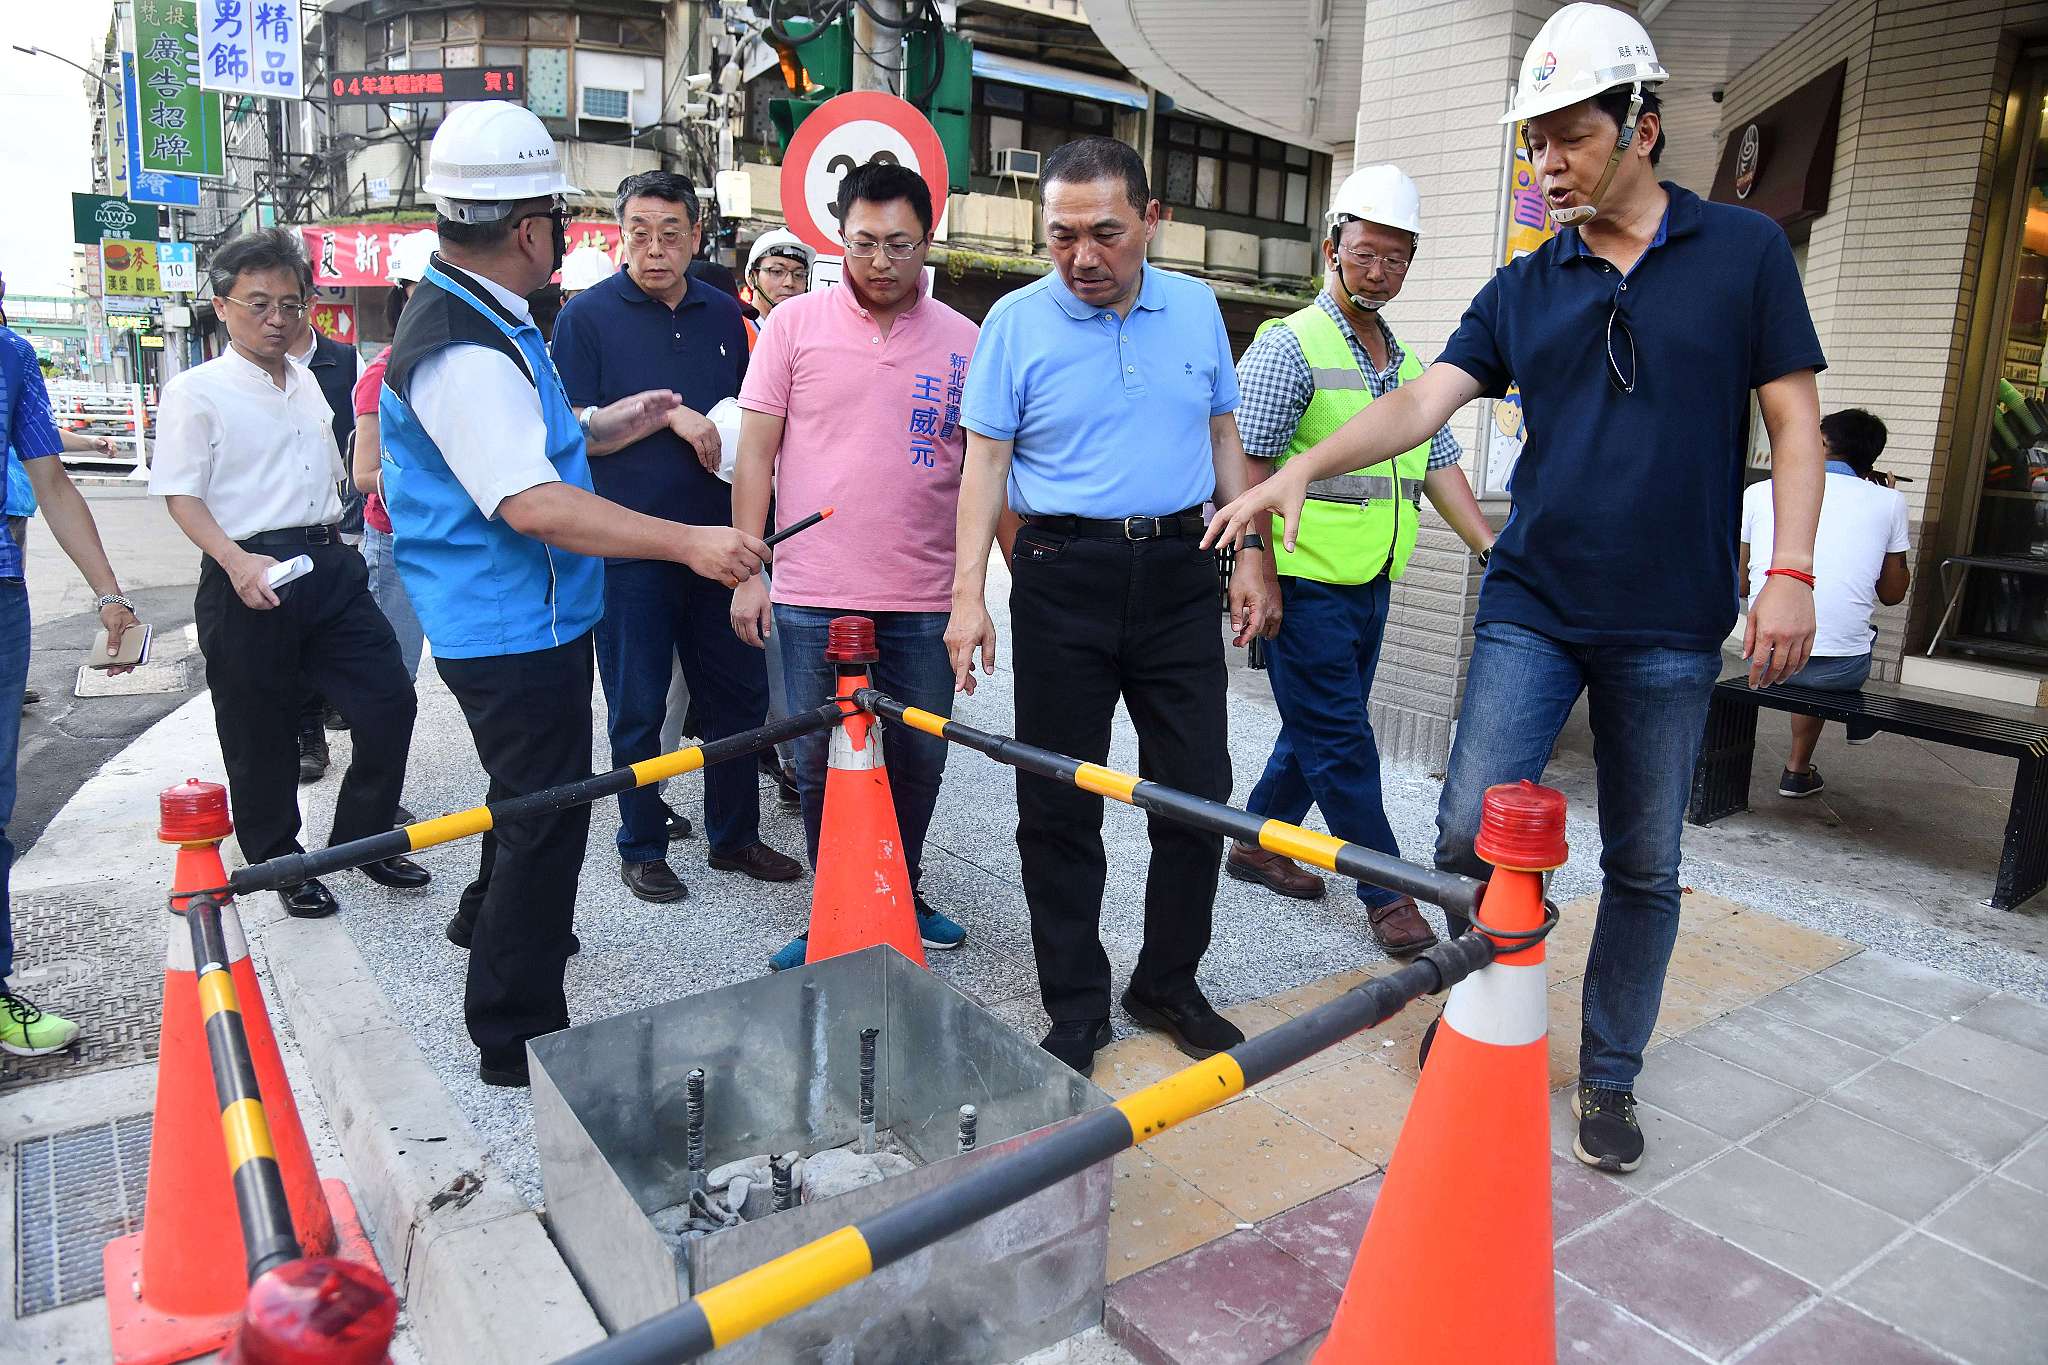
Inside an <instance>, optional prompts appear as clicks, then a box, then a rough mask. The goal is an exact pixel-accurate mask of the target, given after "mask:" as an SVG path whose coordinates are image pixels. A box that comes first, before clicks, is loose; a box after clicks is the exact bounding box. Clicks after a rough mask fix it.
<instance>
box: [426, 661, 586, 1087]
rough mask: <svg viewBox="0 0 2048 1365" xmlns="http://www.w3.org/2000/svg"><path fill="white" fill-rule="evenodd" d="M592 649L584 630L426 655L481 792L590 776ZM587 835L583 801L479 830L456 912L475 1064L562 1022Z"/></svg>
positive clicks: (514, 1063)
mask: <svg viewBox="0 0 2048 1365" xmlns="http://www.w3.org/2000/svg"><path fill="white" fill-rule="evenodd" d="M594 660H595V656H594V654H593V652H592V649H591V637H590V636H589V635H588V634H586V635H584V636H582V637H581V638H579V639H576V640H572V641H570V642H569V643H568V644H566V645H557V646H556V647H554V648H553V649H542V650H535V651H534V652H533V653H530V654H499V655H493V656H490V657H487V658H481V659H436V660H435V661H434V667H435V669H436V670H438V671H439V672H440V674H441V678H442V681H444V682H446V683H447V684H448V690H449V691H451V692H453V693H454V694H455V700H456V701H457V702H458V703H460V704H461V706H462V714H463V718H464V719H466V720H467V721H468V722H469V733H470V736H471V738H473V739H474V740H475V741H476V752H477V757H478V758H479V759H481V760H482V761H483V765H484V771H485V772H486V773H488V774H489V775H490V779H491V782H490V792H489V795H488V797H487V798H486V799H487V800H490V801H503V800H505V799H507V798H509V797H514V796H525V795H527V794H529V793H531V792H537V791H541V790H543V789H545V788H548V787H555V786H560V785H561V784H562V783H565V782H576V781H580V780H581V779H583V778H586V777H588V776H590V731H591V718H590V686H591V677H592V669H593V667H594ZM589 835H590V807H589V806H587V805H586V806H572V807H570V808H569V809H567V810H564V811H558V812H556V813H555V814H553V815H547V816H542V817H540V818H538V819H533V820H511V821H507V822H506V823H504V824H502V825H500V826H498V827H497V828H496V829H494V830H492V831H491V832H490V833H488V834H486V835H485V836H484V839H483V855H482V860H481V862H480V863H479V865H478V867H477V874H476V880H475V881H473V882H471V883H470V884H469V886H468V888H467V889H466V890H464V891H463V893H462V905H461V908H460V909H459V910H458V911H457V915H458V917H459V918H460V919H461V920H462V921H463V922H464V923H465V924H467V925H468V926H469V929H470V941H469V980H468V985H467V987H466V989H465V990H464V992H463V999H462V1013H463V1018H464V1020H465V1021H466V1022H467V1023H468V1025H469V1036H470V1039H471V1041H473V1042H474V1043H475V1044H476V1045H477V1050H478V1051H479V1052H481V1053H482V1054H483V1064H484V1065H485V1066H488V1067H498V1068H505V1067H512V1068H517V1067H520V1066H523V1065H525V1061H526V1040H527V1039H529V1038H538V1037H540V1036H541V1035H542V1034H547V1033H553V1032H554V1031H555V1030H557V1029H564V1028H567V1027H569V1004H568V1001H567V999H566V998H565V997H564V996H563V994H562V972H563V969H564V967H565V966H566V965H567V964H568V961H569V934H570V930H571V928H572V926H573V923H574V920H575V916H576V882H577V879H578V878H579V877H580V876H581V875H582V872H583V850H584V845H585V843H586V841H587V840H588V838H589Z"/></svg>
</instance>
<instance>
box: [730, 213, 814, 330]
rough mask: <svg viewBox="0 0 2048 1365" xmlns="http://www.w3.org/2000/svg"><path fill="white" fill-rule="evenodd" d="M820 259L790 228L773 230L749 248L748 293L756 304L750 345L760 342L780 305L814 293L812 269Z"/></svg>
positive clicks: (808, 244) (750, 326)
mask: <svg viewBox="0 0 2048 1365" xmlns="http://www.w3.org/2000/svg"><path fill="white" fill-rule="evenodd" d="M817 259H818V253H817V252H815V251H813V250H811V246H810V243H808V242H806V241H805V240H804V239H803V238H801V237H799V236H797V235H796V234H795V233H794V232H791V231H790V230H789V229H788V228H769V229H768V230H767V231H766V232H764V233H762V234H761V235H760V236H759V237H756V238H755V239H754V244H753V246H751V247H749V248H748V249H747V294H748V297H749V299H750V301H751V302H752V303H753V305H754V317H753V318H752V319H751V320H750V322H749V325H748V331H747V344H748V345H749V346H751V345H752V344H753V343H754V342H755V341H756V340H758V339H759V337H760V335H761V329H762V328H764V327H766V326H767V325H768V319H769V318H770V317H771V316H772V315H773V314H774V312H775V309H776V306H777V305H779V304H782V303H784V302H787V301H788V300H790V299H793V298H796V297H797V296H798V295H799V294H807V293H809V292H810V289H811V266H812V265H813V264H814V263H816V261H817Z"/></svg>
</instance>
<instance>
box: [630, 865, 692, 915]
mask: <svg viewBox="0 0 2048 1365" xmlns="http://www.w3.org/2000/svg"><path fill="white" fill-rule="evenodd" d="M619 880H620V881H622V882H624V883H625V884H626V889H627V890H628V891H630V892H632V893H633V894H634V895H635V896H638V897H639V898H640V899H641V900H643V901H647V902H648V903H650V904H652V905H661V904H663V903H665V902H667V901H679V900H682V899H683V898H684V897H685V896H688V895H689V894H690V888H689V887H687V886H684V885H683V879H682V878H681V877H678V876H677V875H676V873H675V869H674V868H672V867H670V866H669V865H668V864H667V863H665V862H663V861H661V859H659V858H656V859H655V860H654V861H653V862H651V863H620V864H619Z"/></svg>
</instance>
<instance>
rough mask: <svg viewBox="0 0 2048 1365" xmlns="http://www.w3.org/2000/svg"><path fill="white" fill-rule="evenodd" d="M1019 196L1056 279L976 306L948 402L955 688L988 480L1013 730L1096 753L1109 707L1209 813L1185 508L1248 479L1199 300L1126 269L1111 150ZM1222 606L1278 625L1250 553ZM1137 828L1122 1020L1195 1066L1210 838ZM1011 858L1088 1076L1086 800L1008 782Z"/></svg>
mask: <svg viewBox="0 0 2048 1365" xmlns="http://www.w3.org/2000/svg"><path fill="white" fill-rule="evenodd" d="M1039 194H1040V197H1041V199H1042V200H1043V203H1044V206H1045V235H1046V244H1047V250H1048V251H1049V252H1050V254H1051V256H1052V261H1053V273H1052V274H1049V275H1045V276H1042V277H1041V278H1039V279H1038V280H1036V281H1034V282H1033V283H1031V284H1028V285H1026V286H1025V287H1024V288H1022V289H1019V290H1018V291H1017V292H1015V293H1014V294H1010V295H1008V296H1007V297H1005V298H1003V299H1001V300H999V301H998V302H997V303H996V306H995V307H994V308H993V309H991V310H990V311H989V315H988V320H987V321H986V322H984V323H983V324H982V332H981V341H980V345H979V346H978V348H977V349H976V351H975V353H974V365H973V368H972V369H970V370H969V371H968V373H967V385H966V397H965V401H964V402H963V404H962V407H961V418H960V420H961V423H962V425H964V426H965V427H966V428H967V465H966V470H965V473H964V475H963V477H962V479H961V483H960V516H959V532H958V536H957V543H956V549H957V555H956V558H955V562H954V571H953V613H952V619H951V621H950V622H949V623H948V625H947V627H946V647H947V652H948V653H949V654H950V656H951V660H952V665H953V672H954V683H955V686H956V687H957V688H958V689H959V690H961V691H963V692H972V691H973V690H974V663H973V660H974V655H975V652H976V651H977V650H979V651H980V654H981V664H982V668H983V671H985V672H992V671H993V670H994V667H995V649H996V633H995V626H994V624H993V623H992V622H991V621H990V619H989V614H988V608H987V605H986V602H985V600H984V594H985V591H986V579H987V572H988V554H989V546H990V544H991V542H992V541H993V540H994V538H995V533H996V525H997V522H998V521H999V520H1000V519H1001V516H1002V512H1003V505H1004V494H1005V489H1006V487H1007V492H1008V500H1009V507H1010V510H1011V511H1013V512H1015V513H1017V514H1018V515H1020V516H1022V518H1023V526H1022V527H1021V529H1019V531H1018V532H1017V537H1016V541H1015V547H1014V554H1013V558H1012V562H1011V586H1010V626H1011V629H1012V630H1013V631H1015V633H1016V641H1015V657H1016V660H1017V736H1018V738H1020V739H1022V740H1024V741H1025V742H1026V743H1030V744H1039V745H1043V746H1044V747H1046V748H1048V749H1056V750H1058V751H1059V752H1061V753H1063V754H1072V755H1074V756H1076V757H1079V758H1083V759H1087V760H1091V761H1093V762H1096V763H1101V762H1105V761H1106V760H1107V759H1108V757H1109V735H1110V722H1111V719H1112V717H1113V716H1114V714H1115V712H1116V703H1117V699H1118V697H1119V696H1121V697H1122V698H1123V701H1124V704H1125V705H1126V706H1127V707H1129V709H1130V713H1131V721H1132V723H1133V724H1134V725H1135V726H1136V727H1137V731H1138V745H1139V752H1138V765H1139V768H1140V770H1141V771H1142V772H1143V773H1144V775H1145V776H1146V777H1148V778H1151V779H1153V780H1155V781H1159V782H1163V783H1165V784H1166V785H1167V786H1170V787H1178V788H1180V789H1181V790H1183V791H1188V792H1193V793H1194V794H1195V795H1197V796H1205V797H1209V798H1211V799H1213V800H1218V801H1221V800H1225V799H1227V798H1228V797H1229V795H1230V750H1229V748H1228V747H1227V746H1226V744H1225V737H1224V669H1223V646H1222V641H1221V639H1220V637H1219V635H1218V633H1217V619H1216V616H1217V611H1216V561H1215V558H1214V557H1213V556H1212V555H1210V554H1209V553H1208V552H1207V551H1205V550H1203V549H1202V547H1201V536H1202V504H1203V503H1205V502H1208V501H1209V500H1210V499H1211V497H1214V498H1215V499H1216V500H1217V501H1219V502H1220V501H1223V500H1225V499H1229V498H1233V497H1236V496H1237V495H1238V493H1240V492H1241V491H1243V489H1244V488H1245V486H1246V484H1247V483H1248V482H1249V481H1250V479H1251V477H1252V466H1251V462H1250V461H1249V460H1247V459H1246V458H1245V454H1244V447H1243V446H1242V445H1241V444H1240V443H1239V441H1238V436H1237V421H1236V419H1235V417H1234V416H1233V415H1232V414H1233V412H1234V411H1235V409H1236V407H1237V375H1236V373H1235V371H1234V369H1233V367H1232V364H1231V356H1230V338H1229V337H1228V336H1227V335H1226V334H1225V332H1224V329H1223V314H1222V313H1221V312H1220V311H1219V310H1218V308H1217V306H1216V296H1215V294H1214V293H1213V292H1212V291H1211V290H1210V288H1209V287H1208V286H1207V285H1205V284H1203V283H1201V282H1200V281H1199V280H1192V279H1189V278H1188V277H1186V276H1184V275H1175V274H1171V273H1169V272H1167V271H1164V270H1156V269H1154V268H1152V267H1151V266H1149V265H1147V264H1146V263H1145V246H1146V244H1147V243H1148V242H1150V241H1151V240H1152V233H1153V231H1154V230H1155V229H1156V228H1157V226H1158V223H1159V203H1158V201H1157V200H1155V199H1153V198H1152V195H1151V191H1150V189H1149V188H1148V187H1147V185H1146V182H1145V165H1144V162H1143V161H1141V160H1140V159H1139V157H1138V154H1137V152H1135V151H1134V150H1132V149H1131V148H1130V147H1129V146H1127V145H1125V144H1124V143H1121V142H1117V141H1115V140H1114V139H1111V138H1105V137H1088V138H1082V139H1080V140H1079V141H1076V142H1069V143H1068V144H1066V145H1065V146H1064V147H1061V148H1059V149H1058V150H1056V151H1055V152H1053V154H1052V155H1051V156H1049V157H1047V158H1046V162H1045V169H1044V172H1043V174H1042V176H1041V178H1040V180H1039ZM1230 598H1231V618H1232V623H1233V624H1234V625H1235V627H1236V630H1237V643H1238V644H1239V645H1243V644H1244V643H1245V642H1246V641H1247V640H1249V639H1250V638H1251V637H1252V636H1253V635H1254V634H1257V633H1260V632H1261V631H1264V630H1266V629H1268V627H1269V626H1271V627H1277V626H1278V624H1279V618H1278V615H1277V609H1278V599H1279V584H1278V582H1277V581H1276V580H1275V578H1274V576H1273V572H1272V568H1271V566H1270V564H1268V563H1267V562H1266V557H1265V555H1264V554H1263V553H1262V552H1261V551H1260V550H1259V549H1258V548H1257V547H1256V546H1254V547H1251V553H1247V554H1245V555H1244V556H1243V557H1242V558H1240V559H1239V560H1238V561H1237V568H1236V570H1235V572H1234V574H1233V577H1232V580H1231V588H1230ZM1148 833H1149V834H1150V837H1151V843H1152V863H1151V868H1150V871H1149V873H1148V875H1147V878H1146V883H1145V940H1144V946H1143V947H1142V948H1141V949H1140V951H1139V953H1138V961H1137V965H1136V966H1135V968H1133V970H1132V972H1131V982H1130V987H1129V989H1127V990H1126V991H1125V992H1124V994H1123V1007H1124V1010H1125V1012H1126V1013H1128V1014H1129V1015H1130V1016H1131V1017H1132V1018H1133V1019H1136V1020H1137V1021H1138V1022H1139V1023H1142V1024H1147V1025H1150V1026H1152V1027H1154V1028H1161V1029H1164V1030H1166V1031H1167V1032H1168V1033H1170V1034H1171V1035H1172V1036H1173V1038H1174V1041H1175V1043H1176V1044H1177V1045H1178V1046H1179V1047H1180V1049H1181V1050H1182V1051H1183V1052H1185V1053H1187V1054H1188V1055H1190V1056H1193V1057H1206V1056H1209V1055H1210V1054H1211V1053H1214V1052H1221V1051H1223V1050H1224V1049H1225V1048H1229V1047H1234V1046H1236V1045H1237V1044H1238V1043H1240V1042H1242V1041H1244V1035H1243V1034H1242V1033H1240V1032H1239V1031H1238V1029H1237V1026H1236V1025H1234V1024H1232V1023H1231V1022H1230V1021H1229V1020H1227V1019H1225V1018H1223V1017H1222V1016H1221V1015H1219V1014H1217V1013H1216V1011H1215V1010H1214V1009H1212V1008H1211V1007H1210V1005H1209V1002H1208V1000H1207V999H1206V998H1205V997H1204V996H1203V994H1202V988H1201V987H1200V986H1199V985H1197V984H1196V982H1195V969H1196V967H1198V966H1199V965H1200V963H1201V960H1202V954H1203V953H1205V952H1206V951H1208V947H1209V927H1210V917H1211V914H1212V912H1213V911H1214V909H1215V901H1216V876H1217V871H1218V868H1219V867H1220V865H1221V863H1222V857H1223V842H1222V840H1221V839H1220V838H1218V837H1217V836H1215V835H1212V834H1204V833H1202V832H1201V831H1200V830H1196V829H1193V828H1190V827H1189V826H1186V825H1182V824H1178V823H1176V822H1174V821H1171V820H1163V819H1160V818H1158V817H1156V816H1155V817H1153V819H1152V820H1151V822H1150V824H1149V827H1148ZM1017 851H1018V852H1019V853H1020V854H1021V855H1022V859H1023V874H1024V894H1025V896H1026V898H1027V899H1028V900H1029V902H1030V906H1031V941H1032V947H1033V950H1034V951H1035V953H1036V955H1037V958H1038V985H1039V993H1040V997H1041V999H1042V1000H1043V1003H1044V1005H1045V1012H1046V1014H1047V1015H1048V1016H1049V1017H1050V1018H1051V1020H1052V1029H1051V1031H1050V1032H1048V1033H1047V1034H1046V1036H1045V1040H1044V1042H1043V1043H1042V1044H1041V1046H1042V1047H1044V1049H1045V1050H1046V1051H1047V1052H1049V1053H1051V1054H1052V1055H1053V1056H1055V1057H1057V1058H1059V1059H1060V1060H1061V1061H1063V1062H1065V1063H1066V1064H1067V1065H1068V1066H1070V1067H1072V1068H1073V1069H1074V1070H1076V1071H1078V1072H1080V1073H1081V1074H1082V1075H1084V1076H1085V1075H1087V1074H1089V1072H1090V1071H1091V1070H1093V1068H1094V1065H1095V1052H1096V1049H1097V1048H1100V1047H1102V1046H1104V1045H1105V1044H1107V1043H1108V1042H1109V1039H1110V1030H1109V992H1110V973H1109V958H1108V956H1107V955H1106V954H1105V953H1104V952H1103V950H1102V939H1101V932H1100V927H1099V925H1100V918H1101V913H1102V893H1103V888H1104V885H1105V882H1106V878H1107V874H1108V864H1107V862H1106V860H1105V858H1104V855H1103V849H1102V798H1100V797H1098V796H1093V795H1090V794H1089V793H1087V792H1084V791H1080V790H1078V789H1077V788H1074V787H1071V786H1068V785H1067V784H1065V783H1060V782H1054V781H1051V780H1049V779H1047V778H1042V777H1033V776H1031V775H1029V774H1027V773H1019V774H1018V775H1017Z"/></svg>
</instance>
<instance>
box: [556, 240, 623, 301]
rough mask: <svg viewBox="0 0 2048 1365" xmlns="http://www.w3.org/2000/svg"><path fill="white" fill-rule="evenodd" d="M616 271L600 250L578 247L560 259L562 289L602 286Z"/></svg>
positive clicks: (570, 289)
mask: <svg viewBox="0 0 2048 1365" xmlns="http://www.w3.org/2000/svg"><path fill="white" fill-rule="evenodd" d="M617 269H618V266H617V265H615V264H614V263H613V262H612V258H611V257H610V256H608V255H606V254H605V252H604V251H603V249H602V248H599V247H594V246H579V247H577V248H576V249H575V250H574V251H572V252H570V253H569V254H568V255H567V256H564V257H563V258H562V288H563V289H565V290H569V291H574V290H579V289H588V288H590V287H591V286H592V285H598V284H603V283H604V282H605V281H606V280H608V279H610V278H611V277H612V274H613V272H615V271H616V270H617Z"/></svg>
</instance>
